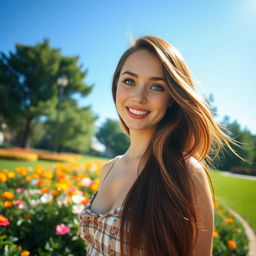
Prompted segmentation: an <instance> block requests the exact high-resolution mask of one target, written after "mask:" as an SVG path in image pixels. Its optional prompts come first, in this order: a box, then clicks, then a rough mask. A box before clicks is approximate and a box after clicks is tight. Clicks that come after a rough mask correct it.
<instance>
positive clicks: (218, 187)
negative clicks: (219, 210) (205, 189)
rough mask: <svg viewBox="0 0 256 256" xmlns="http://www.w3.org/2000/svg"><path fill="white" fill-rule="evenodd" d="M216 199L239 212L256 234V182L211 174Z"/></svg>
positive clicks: (216, 173)
mask: <svg viewBox="0 0 256 256" xmlns="http://www.w3.org/2000/svg"><path fill="white" fill-rule="evenodd" d="M210 174H211V177H212V180H213V184H214V189H215V194H216V199H217V200H218V201H219V202H221V203H223V204H224V205H226V206H228V207H230V208H232V209H233V210H235V211H236V212H238V213H239V214H240V215H241V216H242V217H243V218H244V219H246V220H247V221H248V223H249V225H250V226H251V227H252V228H253V229H254V232H256V180H247V179H241V178H237V177H230V176H225V175H223V174H222V173H221V172H220V171H211V172H210Z"/></svg>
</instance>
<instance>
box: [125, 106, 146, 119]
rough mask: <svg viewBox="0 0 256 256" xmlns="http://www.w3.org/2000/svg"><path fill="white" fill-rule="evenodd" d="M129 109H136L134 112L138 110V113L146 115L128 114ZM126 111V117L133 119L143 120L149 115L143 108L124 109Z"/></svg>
mask: <svg viewBox="0 0 256 256" xmlns="http://www.w3.org/2000/svg"><path fill="white" fill-rule="evenodd" d="M129 108H132V109H136V110H139V111H145V112H147V113H146V114H145V115H136V114H134V113H132V112H130V111H129ZM126 111H127V113H128V115H129V116H130V117H132V118H135V119H143V118H145V117H146V116H147V115H148V114H149V113H150V111H147V110H145V109H143V108H137V107H136V108H134V107H126Z"/></svg>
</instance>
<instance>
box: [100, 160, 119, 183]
mask: <svg viewBox="0 0 256 256" xmlns="http://www.w3.org/2000/svg"><path fill="white" fill-rule="evenodd" d="M118 158H119V156H116V157H115V158H114V159H113V160H112V163H111V165H110V167H109V170H108V172H107V174H106V175H105V177H104V179H103V181H102V183H101V186H102V184H103V182H104V181H105V179H106V178H107V176H108V174H109V173H110V171H111V169H112V167H113V165H114V163H115V162H116V160H117V159H118Z"/></svg>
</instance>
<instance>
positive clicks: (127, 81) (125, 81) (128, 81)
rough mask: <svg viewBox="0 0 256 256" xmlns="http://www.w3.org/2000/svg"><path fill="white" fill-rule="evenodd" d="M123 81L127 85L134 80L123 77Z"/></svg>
mask: <svg viewBox="0 0 256 256" xmlns="http://www.w3.org/2000/svg"><path fill="white" fill-rule="evenodd" d="M123 82H124V83H125V84H127V85H133V84H134V81H133V80H132V79H125V80H124V81H123Z"/></svg>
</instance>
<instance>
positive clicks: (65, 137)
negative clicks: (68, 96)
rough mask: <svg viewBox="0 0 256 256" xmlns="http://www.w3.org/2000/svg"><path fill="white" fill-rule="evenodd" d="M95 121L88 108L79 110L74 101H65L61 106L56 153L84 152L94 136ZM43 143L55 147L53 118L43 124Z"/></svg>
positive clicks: (54, 122)
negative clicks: (44, 131)
mask: <svg viewBox="0 0 256 256" xmlns="http://www.w3.org/2000/svg"><path fill="white" fill-rule="evenodd" d="M96 119H97V117H96V116H94V115H93V114H92V113H91V112H90V111H89V107H82V108H79V107H78V106H77V103H76V102H75V101H73V102H71V101H66V102H63V104H62V109H61V115H60V129H59V136H58V138H59V143H58V145H59V148H58V151H63V150H66V151H70V150H72V151H76V152H80V153H82V152H85V151H87V150H88V149H89V148H90V143H91V137H92V136H93V135H94V122H95V120H96ZM44 126H45V128H46V129H45V130H47V131H48V132H47V133H45V134H44V138H43V139H44V143H45V144H46V145H47V146H48V147H50V148H54V147H55V139H56V138H55V129H56V121H55V118H54V116H53V117H51V118H49V119H48V120H47V121H46V122H45V124H44Z"/></svg>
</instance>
